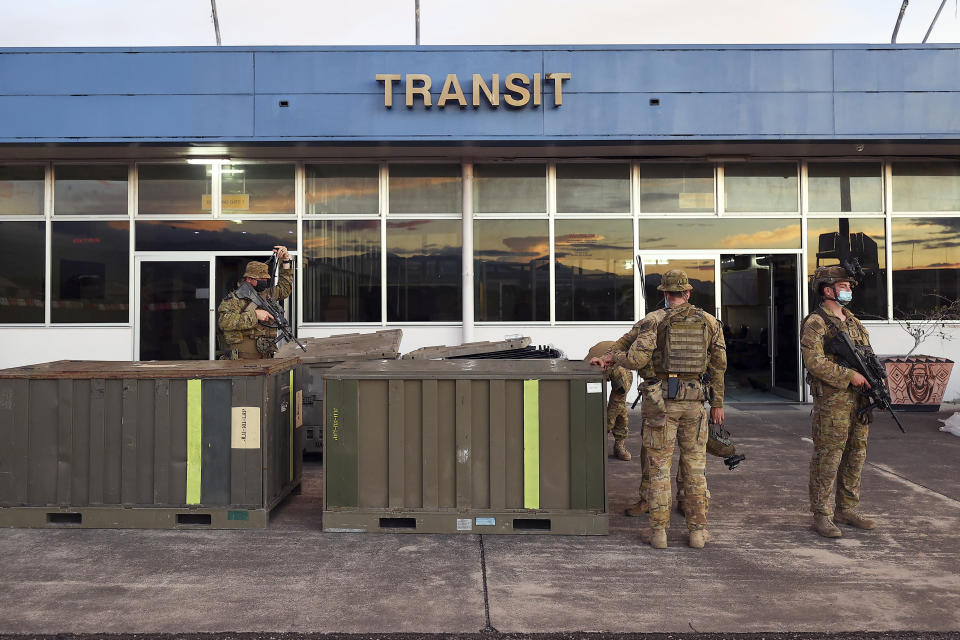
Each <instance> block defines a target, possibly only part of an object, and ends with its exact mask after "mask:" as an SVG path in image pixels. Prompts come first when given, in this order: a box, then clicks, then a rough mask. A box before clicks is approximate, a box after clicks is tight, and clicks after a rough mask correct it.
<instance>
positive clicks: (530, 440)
mask: <svg viewBox="0 0 960 640" xmlns="http://www.w3.org/2000/svg"><path fill="white" fill-rule="evenodd" d="M523 508H524V509H539V508H540V381H539V380H524V381H523Z"/></svg>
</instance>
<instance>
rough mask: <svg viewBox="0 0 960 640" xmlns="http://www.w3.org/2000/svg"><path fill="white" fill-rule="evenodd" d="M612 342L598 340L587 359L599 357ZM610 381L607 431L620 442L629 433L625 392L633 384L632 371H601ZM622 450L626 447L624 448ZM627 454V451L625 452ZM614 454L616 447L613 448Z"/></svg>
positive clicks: (620, 368)
mask: <svg viewBox="0 0 960 640" xmlns="http://www.w3.org/2000/svg"><path fill="white" fill-rule="evenodd" d="M613 344H614V343H613V342H611V341H605V342H598V343H597V344H595V345H593V346H592V347H591V348H590V351H588V352H587V357H586V359H587V360H590V359H591V358H596V357H600V356H602V355H603V354H605V353H607V352H608V351H609V349H610V347H611V346H612V345H613ZM603 376H604V378H606V380H607V381H609V382H610V397H609V399H608V400H607V432H609V433H612V434H613V438H614V441H615V442H619V443H621V446H623V445H622V443H623V441H625V440H626V439H627V434H629V433H630V426H629V424H630V421H629V417H628V415H627V392H628V391H629V390H630V387H631V386H632V385H633V373H632V372H631V371H628V370H626V369H624V368H623V367H612V368H610V369H607V370H606V371H604V373H603ZM624 451H626V449H625V448H624ZM626 453H627V454H629V452H626ZM614 455H616V449H615V450H614Z"/></svg>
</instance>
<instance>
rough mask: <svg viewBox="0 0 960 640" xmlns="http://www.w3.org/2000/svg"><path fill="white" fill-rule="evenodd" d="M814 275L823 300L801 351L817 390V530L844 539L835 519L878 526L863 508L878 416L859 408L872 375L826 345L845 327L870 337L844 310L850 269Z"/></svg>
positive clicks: (857, 336) (813, 492) (807, 322)
mask: <svg viewBox="0 0 960 640" xmlns="http://www.w3.org/2000/svg"><path fill="white" fill-rule="evenodd" d="M812 280H813V289H814V291H815V293H816V294H817V296H818V297H819V298H820V301H821V302H820V305H819V306H818V307H817V308H816V309H815V310H814V311H813V312H812V313H810V315H808V316H807V317H806V318H804V320H803V324H801V325H800V326H801V329H800V352H801V353H802V354H803V364H804V366H806V368H807V383H808V384H809V385H810V392H811V394H812V395H813V458H812V459H811V460H810V511H812V512H813V527H814V529H815V530H816V531H817V533H819V534H820V535H821V536H824V537H826V538H839V537H840V536H841V535H842V533H841V531H840V529H839V528H837V526H836V524H834V523H839V524H846V525H850V526H851V527H856V528H858V529H873V528H874V527H876V523H875V522H874V521H873V520H871V519H870V518H867V517H866V516H864V515H863V514H861V513H859V512H858V511H857V505H858V504H859V503H860V473H861V470H862V469H863V463H864V462H865V461H866V458H867V430H868V425H869V423H870V422H871V421H872V419H873V416H872V415H871V414H869V413H868V414H865V415H858V413H857V411H858V409H860V408H861V407H862V406H864V405H865V404H866V403H867V400H866V399H865V398H863V396H861V395H860V394H859V393H858V392H857V389H858V388H859V387H863V386H864V385H866V386H867V387H869V386H870V385H869V383H868V382H867V380H866V378H864V377H863V376H862V375H861V374H860V373H858V372H856V371H854V370H853V369H848V368H847V367H845V366H843V365H841V364H839V363H838V359H837V357H836V356H834V355H833V354H830V353H826V352H825V349H824V347H825V345H827V344H828V343H829V342H830V341H831V340H832V339H833V338H834V337H835V336H836V335H837V333H838V332H839V331H844V332H846V333H847V334H848V335H849V336H850V339H851V340H852V341H853V343H854V344H862V345H869V344H870V336H869V335H868V334H867V330H866V329H865V328H864V327H863V325H862V324H860V321H859V320H857V318H856V317H855V316H854V315H853V314H852V313H850V311H848V310H847V309H844V306H846V305H847V304H849V303H850V301H851V300H852V299H853V287H854V286H855V285H856V281H855V280H854V279H853V278H852V277H850V274H849V273H848V272H847V270H846V269H844V268H843V267H838V266H833V267H819V268H818V269H817V270H816V272H815V273H814V274H813V277H812ZM834 487H836V498H834ZM834 501H835V503H836V511H834V510H833V505H834ZM831 516H832V518H831Z"/></svg>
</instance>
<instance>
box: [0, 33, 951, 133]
mask: <svg viewBox="0 0 960 640" xmlns="http://www.w3.org/2000/svg"><path fill="white" fill-rule="evenodd" d="M512 72H519V73H525V74H527V75H531V76H532V74H533V73H546V72H569V73H571V74H572V75H573V77H572V79H570V80H569V81H567V82H566V83H565V84H564V100H563V106H561V107H553V106H552V104H553V97H552V83H545V86H544V106H541V107H536V108H534V107H531V106H527V107H524V108H520V109H510V108H506V107H500V108H499V109H493V108H490V107H488V106H483V107H480V108H478V109H474V108H473V107H467V108H465V109H461V108H460V107H458V106H455V105H454V106H449V105H448V106H447V107H446V108H445V109H438V108H437V107H433V108H432V109H429V110H427V109H424V108H423V106H422V105H420V104H419V103H418V105H417V106H416V107H415V108H414V109H407V108H406V107H404V106H403V94H402V89H401V88H400V86H397V87H396V88H395V90H394V104H395V106H394V107H393V109H386V108H384V106H383V85H382V84H381V83H378V82H377V81H376V80H375V78H374V76H375V75H376V74H377V73H404V74H406V73H427V74H430V75H431V76H432V78H433V82H434V89H433V93H434V100H436V96H437V95H438V94H439V90H440V86H441V85H442V82H443V79H444V77H445V76H446V74H448V73H456V74H457V75H458V77H459V79H460V81H461V83H462V84H463V88H464V91H465V92H466V94H467V99H468V100H470V98H471V95H470V88H471V87H470V78H471V75H472V74H473V73H480V74H483V76H484V77H485V78H487V79H489V78H490V75H491V74H493V73H499V74H500V75H501V82H502V79H503V77H504V76H506V75H507V74H508V73H512ZM653 98H656V99H658V100H659V105H658V106H652V105H651V104H650V100H651V99H653ZM281 100H285V101H287V102H288V103H289V106H288V107H285V108H284V107H280V106H279V102H280V101H281ZM854 138H855V139H936V138H943V139H956V138H960V45H932V46H923V47H918V46H916V45H902V46H899V45H898V46H884V45H870V46H866V45H863V46H858V45H830V46H823V45H811V46H755V45H751V46H723V47H719V46H718V47H707V46H673V47H654V46H636V47H613V46H611V47H603V46H593V47H510V48H506V47H419V48H418V47H383V48H360V47H341V48H324V49H318V48H275V47H260V48H183V49H78V50H63V49H0V142H64V141H67V142H69V141H83V142H115V141H131V142H133V141H137V142H153V141H238V142H245V141H257V142H275V141H283V140H338V141H350V140H383V141H418V140H509V141H555V140H570V141H581V140H582V141H588V140H590V141H592V140H611V139H615V140H663V139H684V140H698V139H700V140H707V139H730V140H768V139H816V140H840V139H854Z"/></svg>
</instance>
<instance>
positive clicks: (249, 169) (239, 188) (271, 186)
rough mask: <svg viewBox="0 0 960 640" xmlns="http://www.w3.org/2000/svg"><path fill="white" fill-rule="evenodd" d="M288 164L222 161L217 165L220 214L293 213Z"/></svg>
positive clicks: (292, 184) (292, 169)
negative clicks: (220, 186) (219, 186)
mask: <svg viewBox="0 0 960 640" xmlns="http://www.w3.org/2000/svg"><path fill="white" fill-rule="evenodd" d="M295 173H296V167H295V166H294V165H292V164H225V165H223V166H222V167H220V184H221V185H222V188H221V198H222V199H223V212H224V213H286V214H292V213H295V209H296V205H295V203H294V193H295V192H296V178H295Z"/></svg>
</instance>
